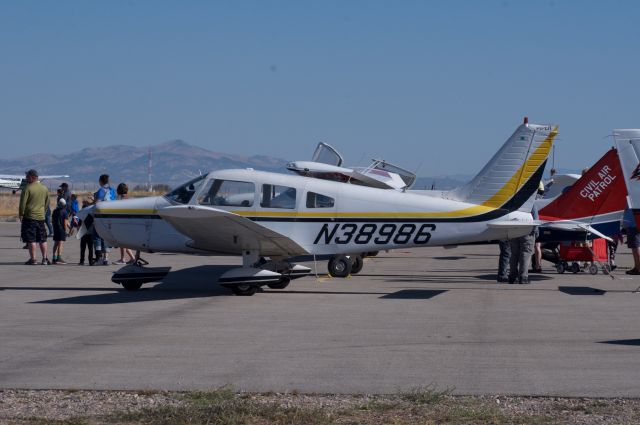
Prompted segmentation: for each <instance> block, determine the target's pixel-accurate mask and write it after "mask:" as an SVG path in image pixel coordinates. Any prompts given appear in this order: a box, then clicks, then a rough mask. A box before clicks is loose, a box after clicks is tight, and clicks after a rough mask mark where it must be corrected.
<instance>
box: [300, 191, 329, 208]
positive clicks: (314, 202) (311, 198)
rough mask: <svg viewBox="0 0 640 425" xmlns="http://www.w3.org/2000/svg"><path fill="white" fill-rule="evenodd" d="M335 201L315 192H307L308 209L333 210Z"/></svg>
mask: <svg viewBox="0 0 640 425" xmlns="http://www.w3.org/2000/svg"><path fill="white" fill-rule="evenodd" d="M334 205H335V200H334V199H333V198H331V197H329V196H326V195H321V194H319V193H315V192H307V208H333V206H334Z"/></svg>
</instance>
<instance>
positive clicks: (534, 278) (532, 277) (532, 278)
mask: <svg viewBox="0 0 640 425" xmlns="http://www.w3.org/2000/svg"><path fill="white" fill-rule="evenodd" d="M473 277H474V278H476V279H480V280H492V281H494V282H497V281H498V275H497V274H480V275H477V276H473ZM551 279H553V277H551V276H545V275H543V274H538V273H535V274H534V273H529V280H530V281H532V282H536V281H543V280H551Z"/></svg>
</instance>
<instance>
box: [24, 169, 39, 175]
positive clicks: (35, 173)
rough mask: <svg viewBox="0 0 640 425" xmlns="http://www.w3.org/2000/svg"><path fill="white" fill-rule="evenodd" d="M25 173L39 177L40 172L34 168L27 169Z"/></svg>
mask: <svg viewBox="0 0 640 425" xmlns="http://www.w3.org/2000/svg"><path fill="white" fill-rule="evenodd" d="M25 174H26V175H27V176H33V177H38V172H37V171H36V170H34V169H33V168H32V169H30V170H28V171H26V172H25Z"/></svg>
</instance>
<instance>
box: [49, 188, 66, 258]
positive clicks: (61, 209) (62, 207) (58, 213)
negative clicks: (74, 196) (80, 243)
mask: <svg viewBox="0 0 640 425" xmlns="http://www.w3.org/2000/svg"><path fill="white" fill-rule="evenodd" d="M67 218H68V216H67V202H66V201H65V200H64V198H60V199H58V204H57V206H56V209H55V210H53V214H52V215H51V221H52V224H53V261H52V262H53V264H67V263H66V262H65V261H64V260H63V259H62V246H63V244H64V241H65V240H67V226H68V220H67Z"/></svg>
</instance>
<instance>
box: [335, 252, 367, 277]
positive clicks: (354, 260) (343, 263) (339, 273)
mask: <svg viewBox="0 0 640 425" xmlns="http://www.w3.org/2000/svg"><path fill="white" fill-rule="evenodd" d="M370 254H371V253H368V252H367V253H363V254H355V255H348V256H347V255H334V256H332V257H331V258H330V259H329V264H328V265H327V269H328V271H329V274H330V275H331V276H333V277H341V278H343V277H347V276H349V275H350V274H358V273H360V272H361V271H362V267H364V257H365V256H373V255H370ZM373 254H374V255H378V252H377V251H375V253H373Z"/></svg>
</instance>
